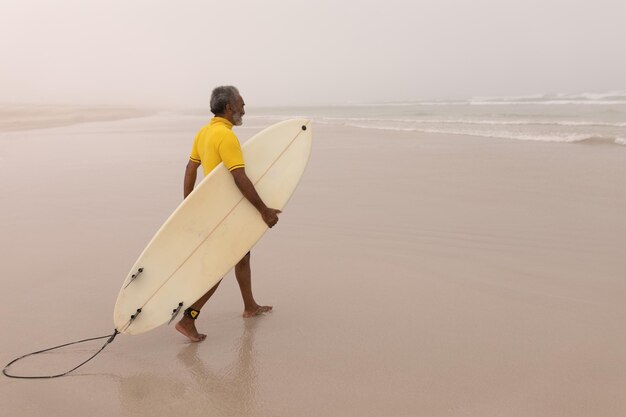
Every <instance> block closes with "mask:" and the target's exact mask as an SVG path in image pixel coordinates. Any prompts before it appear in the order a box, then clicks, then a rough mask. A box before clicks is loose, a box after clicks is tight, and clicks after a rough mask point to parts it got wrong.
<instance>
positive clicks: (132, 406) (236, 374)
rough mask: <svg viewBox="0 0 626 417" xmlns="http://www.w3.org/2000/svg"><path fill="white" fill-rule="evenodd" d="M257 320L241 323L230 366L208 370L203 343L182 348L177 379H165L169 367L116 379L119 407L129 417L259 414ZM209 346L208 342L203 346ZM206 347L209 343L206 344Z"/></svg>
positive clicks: (213, 367)
mask: <svg viewBox="0 0 626 417" xmlns="http://www.w3.org/2000/svg"><path fill="white" fill-rule="evenodd" d="M258 323H259V320H258V319H252V320H244V324H243V333H242V335H241V337H240V338H239V340H238V341H237V342H236V352H237V355H236V356H235V357H234V360H233V361H232V362H231V363H229V364H225V365H224V364H222V365H223V366H221V367H220V366H219V365H214V366H210V365H208V364H207V362H209V363H210V362H211V358H210V357H209V358H201V357H200V355H199V354H198V351H199V350H200V348H201V346H202V344H201V343H191V344H188V345H186V346H185V347H183V348H182V349H181V350H180V352H179V353H178V354H177V355H176V358H177V359H178V361H179V364H181V365H182V366H183V367H184V368H186V369H187V371H188V372H187V373H186V375H185V376H183V377H181V376H179V375H181V374H183V373H181V372H180V371H177V372H172V374H173V375H176V376H175V377H168V376H167V375H165V373H166V372H167V369H168V367H163V368H162V370H161V371H159V369H158V367H157V366H156V365H155V368H157V369H155V371H154V372H151V373H147V372H144V373H140V374H136V375H132V376H129V377H122V378H120V380H119V384H118V389H119V395H120V402H121V405H122V408H123V410H124V412H125V415H127V416H133V417H134V416H146V415H154V414H156V415H169V414H171V415H184V416H186V417H187V416H196V415H197V416H200V415H202V416H255V415H260V414H262V413H261V412H260V404H259V400H258V395H257V384H256V383H257V370H256V367H255V351H254V346H253V345H254V332H255V328H256V327H257V325H258ZM204 343H207V342H204ZM209 343H210V341H209Z"/></svg>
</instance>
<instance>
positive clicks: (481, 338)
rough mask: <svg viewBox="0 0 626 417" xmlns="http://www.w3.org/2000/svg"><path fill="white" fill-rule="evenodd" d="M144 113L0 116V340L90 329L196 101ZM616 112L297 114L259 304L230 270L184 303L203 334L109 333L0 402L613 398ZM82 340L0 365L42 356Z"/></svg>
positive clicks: (406, 403)
mask: <svg viewBox="0 0 626 417" xmlns="http://www.w3.org/2000/svg"><path fill="white" fill-rule="evenodd" d="M294 112H296V111H294ZM251 113H252V112H251ZM270 113H271V112H269V111H268V112H267V114H266V115H265V116H264V114H263V113H262V112H261V113H259V114H260V115H259V116H257V117H255V116H254V115H253V117H251V118H250V119H247V120H245V121H244V126H243V127H240V128H236V130H235V131H236V133H237V134H238V136H239V138H240V140H241V141H242V142H245V140H247V139H248V138H250V137H251V136H252V135H253V134H255V133H256V132H258V131H259V130H260V129H261V128H263V127H264V126H267V125H269V124H270V123H271V122H273V119H272V118H271V117H269V116H267V115H268V114H270ZM146 114H147V113H146ZM146 114H143V113H142V114H141V115H142V116H146V117H139V118H119V119H120V120H92V121H91V122H90V123H78V124H69V125H67V126H57V127H52V126H49V125H48V126H47V127H45V128H40V129H35V128H36V127H41V125H40V124H38V125H28V124H26V125H25V124H22V125H20V126H19V129H17V128H16V129H3V131H2V132H0V172H1V175H0V190H2V192H1V193H0V195H1V197H0V198H1V202H2V204H1V209H0V210H1V211H0V213H1V218H2V233H1V234H0V246H1V247H2V249H3V251H2V252H3V254H2V262H1V264H0V275H1V276H2V292H3V295H4V297H3V298H4V300H3V303H2V307H1V310H0V313H1V314H0V317H1V318H0V323H2V334H3V335H4V337H3V342H2V351H1V355H0V361H3V364H5V363H8V362H9V361H10V360H12V359H13V358H15V357H17V356H20V355H22V354H25V353H28V352H31V351H35V350H39V349H43V348H46V347H50V346H54V345H59V344H62V343H67V342H70V341H74V340H78V339H84V338H88V337H94V336H100V335H105V334H110V333H111V332H112V331H113V327H112V326H113V324H112V314H113V305H114V303H115V299H116V297H117V294H118V291H119V289H120V286H121V284H122V282H123V280H124V278H125V277H126V274H127V273H128V270H129V268H130V267H131V266H132V265H133V263H134V261H135V260H136V258H137V257H138V256H139V254H140V253H141V251H142V250H143V248H144V247H145V245H146V244H147V243H148V241H149V240H150V238H151V237H152V236H153V234H154V233H155V232H156V231H157V229H158V228H159V227H160V225H161V224H162V223H163V221H164V220H165V219H166V218H167V217H168V216H169V215H170V213H171V212H172V211H173V210H174V209H175V208H176V207H177V205H178V204H179V203H180V201H181V199H182V179H183V173H184V168H185V164H186V163H187V159H188V155H189V150H190V147H191V143H192V141H193V137H194V136H195V134H196V132H197V130H198V129H199V128H200V127H201V126H202V124H203V123H206V122H207V121H208V116H207V117H204V118H203V117H202V116H199V115H192V114H176V113H165V112H163V113H158V114H153V115H149V116H148V115H146ZM272 117H278V118H280V117H281V116H280V115H278V116H276V115H275V114H273V113H272ZM115 118H118V117H115ZM66 119H67V118H65V119H63V120H66ZM433 120H434V118H433ZM437 120H438V119H437ZM622 122H623V120H622V119H620V120H618V121H615V120H605V121H603V122H602V123H605V125H603V127H602V128H603V129H605V130H606V131H607V132H608V133H603V136H602V137H600V138H598V137H595V136H593V135H591V136H589V135H587V136H589V137H587V136H585V140H580V141H575V140H571V141H570V140H564V141H558V140H545V141H543V140H514V139H511V138H505V139H501V138H499V137H496V136H497V135H496V136H494V137H489V135H486V134H485V135H483V136H480V135H477V134H473V135H470V134H465V135H463V134H453V133H442V132H439V133H433V132H430V131H425V130H433V129H434V128H432V127H427V129H426V128H424V129H422V131H416V130H410V129H407V126H405V125H406V123H408V122H402V123H404V125H399V126H398V128H397V129H395V130H385V129H381V126H380V123H379V124H378V125H375V124H373V123H372V122H369V123H370V124H369V125H361V126H360V127H359V126H355V124H356V123H352V125H349V124H345V123H344V124H336V123H332V122H329V121H328V119H326V120H325V123H317V122H316V119H315V117H313V121H312V123H313V129H314V130H313V132H314V133H313V135H314V136H313V151H312V156H311V159H310V162H309V166H308V167H307V170H306V172H305V174H304V177H303V178H302V180H301V182H300V185H299V187H298V189H297V190H296V192H295V194H294V196H293V198H292V199H291V201H290V202H289V204H288V205H287V207H286V208H285V210H284V213H283V214H282V215H281V220H280V222H279V223H278V225H277V226H276V227H275V228H273V229H272V230H270V231H269V232H267V233H266V235H265V236H264V237H263V238H262V239H261V241H260V242H259V243H258V244H257V245H256V246H255V247H254V249H253V251H252V271H253V286H254V289H255V296H256V298H257V301H258V302H260V303H264V304H272V305H273V306H274V311H273V312H272V313H270V314H266V315H264V316H261V317H256V318H252V319H243V318H242V317H241V313H242V310H243V305H242V302H241V297H240V295H239V290H238V288H237V284H236V281H235V279H234V277H233V276H232V272H231V273H230V274H229V275H228V276H227V277H226V278H225V279H224V281H223V283H222V285H221V286H220V288H219V290H218V291H217V293H216V294H215V296H214V297H213V298H212V299H211V300H210V301H209V303H208V304H207V306H206V307H205V308H204V309H203V311H202V314H201V316H200V318H199V319H198V321H197V325H198V327H199V329H200V330H202V331H204V332H206V333H207V335H208V337H207V339H206V340H205V341H204V342H202V343H197V344H191V343H188V342H187V341H186V340H185V338H184V337H182V336H181V335H180V334H179V333H177V332H176V331H175V330H174V329H173V326H162V327H160V328H158V329H156V330H154V331H151V332H149V333H146V334H143V335H139V336H124V335H120V336H118V337H117V338H116V340H115V341H114V343H112V344H111V345H110V346H109V347H107V348H106V349H105V351H104V352H103V353H102V354H100V355H99V356H98V357H96V358H95V359H94V360H93V361H91V362H90V363H88V364H87V365H85V366H84V367H82V368H80V369H79V370H77V371H76V372H75V373H73V374H71V375H69V376H66V377H63V378H58V379H52V380H15V379H9V378H4V377H3V378H2V379H0V390H1V391H2V392H3V396H4V398H6V399H9V398H10V399H11V401H5V405H4V409H3V413H2V414H3V415H7V416H9V415H15V416H20V417H30V416H46V417H56V416H67V415H90V416H146V415H152V416H171V415H172V414H180V415H185V416H190V417H191V416H206V415H211V416H290V417H294V416H312V417H313V416H315V417H325V416H329V417H338V416H355V417H356V416H358V417H367V416H372V417H374V416H376V417H379V416H389V417H401V416H407V417H409V416H411V417H413V416H428V417H438V416H442V417H444V416H445V417H455V416H464V417H467V416H476V417H485V416H533V417H542V416H546V417H548V416H549V417H559V416H563V417H576V416H580V417H589V416H603V417H607V416H615V417H617V416H623V415H624V414H625V413H626V399H624V396H623V395H622V393H623V391H624V390H625V389H626V359H625V355H624V352H626V336H625V335H624V331H623V329H624V324H625V322H626V304H625V303H624V298H625V297H626V274H625V272H626V258H625V257H624V256H623V255H624V250H625V249H626V221H625V219H624V213H625V212H626V187H625V186H624V178H626V147H624V146H623V145H620V144H619V139H620V137H618V136H616V135H615V131H618V130H619V129H620V128H621V126H620V124H619V123H622ZM411 123H413V122H411ZM420 123H422V122H420ZM433 123H435V122H433ZM503 123H510V120H505V121H504V122H503ZM594 123H599V122H596V121H594ZM63 124H68V123H63ZM11 126H15V125H14V124H11ZM574 127H576V126H575V125H572V126H568V128H572V129H573V128H574ZM551 128H552V126H551ZM455 131H457V132H458V130H455ZM567 134H568V135H574V134H578V133H577V132H569V131H568V132H567ZM520 135H528V133H527V132H522V133H521V134H520ZM546 135H547V134H546ZM550 135H552V136H550V137H554V134H553V133H550ZM607 135H609V136H610V138H611V139H610V140H608V139H606V137H605V136H607ZM492 136H493V135H492ZM543 137H547V136H545V135H544V136H543ZM564 137H565V136H564ZM572 137H573V136H572ZM581 137H582V136H581ZM523 138H524V137H521V136H520V139H523ZM567 138H570V136H567ZM101 344H102V341H98V342H90V343H89V344H87V345H78V346H77V347H70V348H67V349H65V350H62V351H60V352H57V353H52V354H46V355H40V357H33V358H28V359H25V360H24V362H21V363H18V364H16V365H15V366H14V367H12V368H11V369H12V371H14V372H16V373H18V372H19V373H24V374H47V373H58V372H62V371H65V370H67V369H69V368H71V367H72V366H73V365H76V364H77V363H79V362H81V360H84V359H86V358H87V357H88V356H89V355H90V352H95V351H96V350H97V349H98V348H99V347H100V346H101ZM81 358H82V359H81Z"/></svg>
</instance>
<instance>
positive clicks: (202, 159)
mask: <svg viewBox="0 0 626 417" xmlns="http://www.w3.org/2000/svg"><path fill="white" fill-rule="evenodd" d="M244 105H245V103H244V101H243V98H241V95H240V94H239V91H238V90H237V89H236V88H235V87H232V86H225V87H217V88H216V89H214V90H213V93H212V94H211V112H212V113H213V114H214V115H215V117H214V118H212V119H211V121H210V122H209V124H207V125H206V126H204V127H203V128H202V129H200V132H198V134H197V135H196V139H195V140H194V143H193V147H192V149H191V155H190V158H189V162H188V163H187V168H186V169H185V181H184V196H185V198H187V196H188V195H189V194H190V193H191V191H193V187H194V185H195V183H196V176H197V172H198V167H199V166H200V165H202V170H203V171H204V175H205V176H206V175H207V174H209V173H210V172H211V171H212V170H213V169H214V168H215V167H216V166H218V165H219V164H220V163H221V162H224V165H225V166H226V168H228V170H229V171H230V173H231V174H232V176H233V180H234V181H235V184H236V185H237V188H239V190H240V191H241V193H242V194H243V195H244V197H245V198H246V199H248V201H250V203H252V205H253V206H254V207H255V208H256V209H257V210H258V211H259V213H260V215H261V217H262V218H263V221H264V222H265V223H266V224H267V225H268V226H269V227H273V226H274V225H276V223H277V222H278V214H279V213H280V212H281V211H280V210H277V209H273V208H269V207H267V206H266V205H265V203H263V200H261V197H259V194H258V193H257V191H256V190H255V188H254V185H253V184H252V182H251V181H250V179H249V178H248V176H247V175H246V170H245V164H244V160H243V155H242V153H241V146H240V144H239V140H238V139H237V136H236V135H235V134H234V133H233V131H232V127H233V125H234V126H240V125H241V124H242V118H243V115H244V114H245V113H246V112H245V111H244ZM235 276H236V277H237V282H238V283H239V289H240V290H241V296H242V298H243V303H244V311H243V317H245V318H248V317H253V316H256V315H259V314H262V313H265V312H268V311H270V310H271V309H272V306H261V305H259V304H257V302H256V301H255V300H254V297H253V295H252V284H251V270H250V252H248V253H247V254H246V256H244V257H243V259H242V260H241V261H239V262H238V263H237V265H236V266H235ZM218 285H219V282H218V283H217V284H215V286H214V287H213V288H211V289H210V290H209V291H208V292H207V293H206V294H205V295H203V296H202V297H201V298H200V299H199V300H198V301H196V302H195V303H194V304H192V305H191V307H189V308H188V309H187V310H185V313H184V315H183V318H182V319H181V320H180V321H179V322H178V323H177V324H176V330H178V331H179V332H181V333H182V334H183V335H185V336H187V337H188V338H189V340H191V341H192V342H200V341H202V340H204V339H205V338H206V335H205V334H201V333H198V330H197V329H196V325H195V319H196V318H197V317H198V314H200V309H201V308H202V306H204V304H205V303H206V302H207V301H208V300H209V298H211V296H212V295H213V293H214V292H215V290H216V289H217V287H218Z"/></svg>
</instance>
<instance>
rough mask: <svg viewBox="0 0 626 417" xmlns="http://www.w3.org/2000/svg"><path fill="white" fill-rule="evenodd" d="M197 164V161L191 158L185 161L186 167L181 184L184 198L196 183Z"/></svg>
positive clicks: (198, 164)
mask: <svg viewBox="0 0 626 417" xmlns="http://www.w3.org/2000/svg"><path fill="white" fill-rule="evenodd" d="M199 166H200V163H199V162H195V161H192V160H189V162H188V163H187V168H185V181H184V184H183V195H184V198H187V196H188V195H189V194H190V193H191V192H192V191H193V187H194V186H195V185H196V177H197V175H198V167H199Z"/></svg>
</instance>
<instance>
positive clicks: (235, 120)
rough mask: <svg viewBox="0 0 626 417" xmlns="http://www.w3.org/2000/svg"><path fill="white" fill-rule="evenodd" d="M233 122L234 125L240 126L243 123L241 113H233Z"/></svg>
mask: <svg viewBox="0 0 626 417" xmlns="http://www.w3.org/2000/svg"><path fill="white" fill-rule="evenodd" d="M233 124H234V125H235V126H241V125H242V124H243V116H242V114H241V113H235V114H233Z"/></svg>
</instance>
